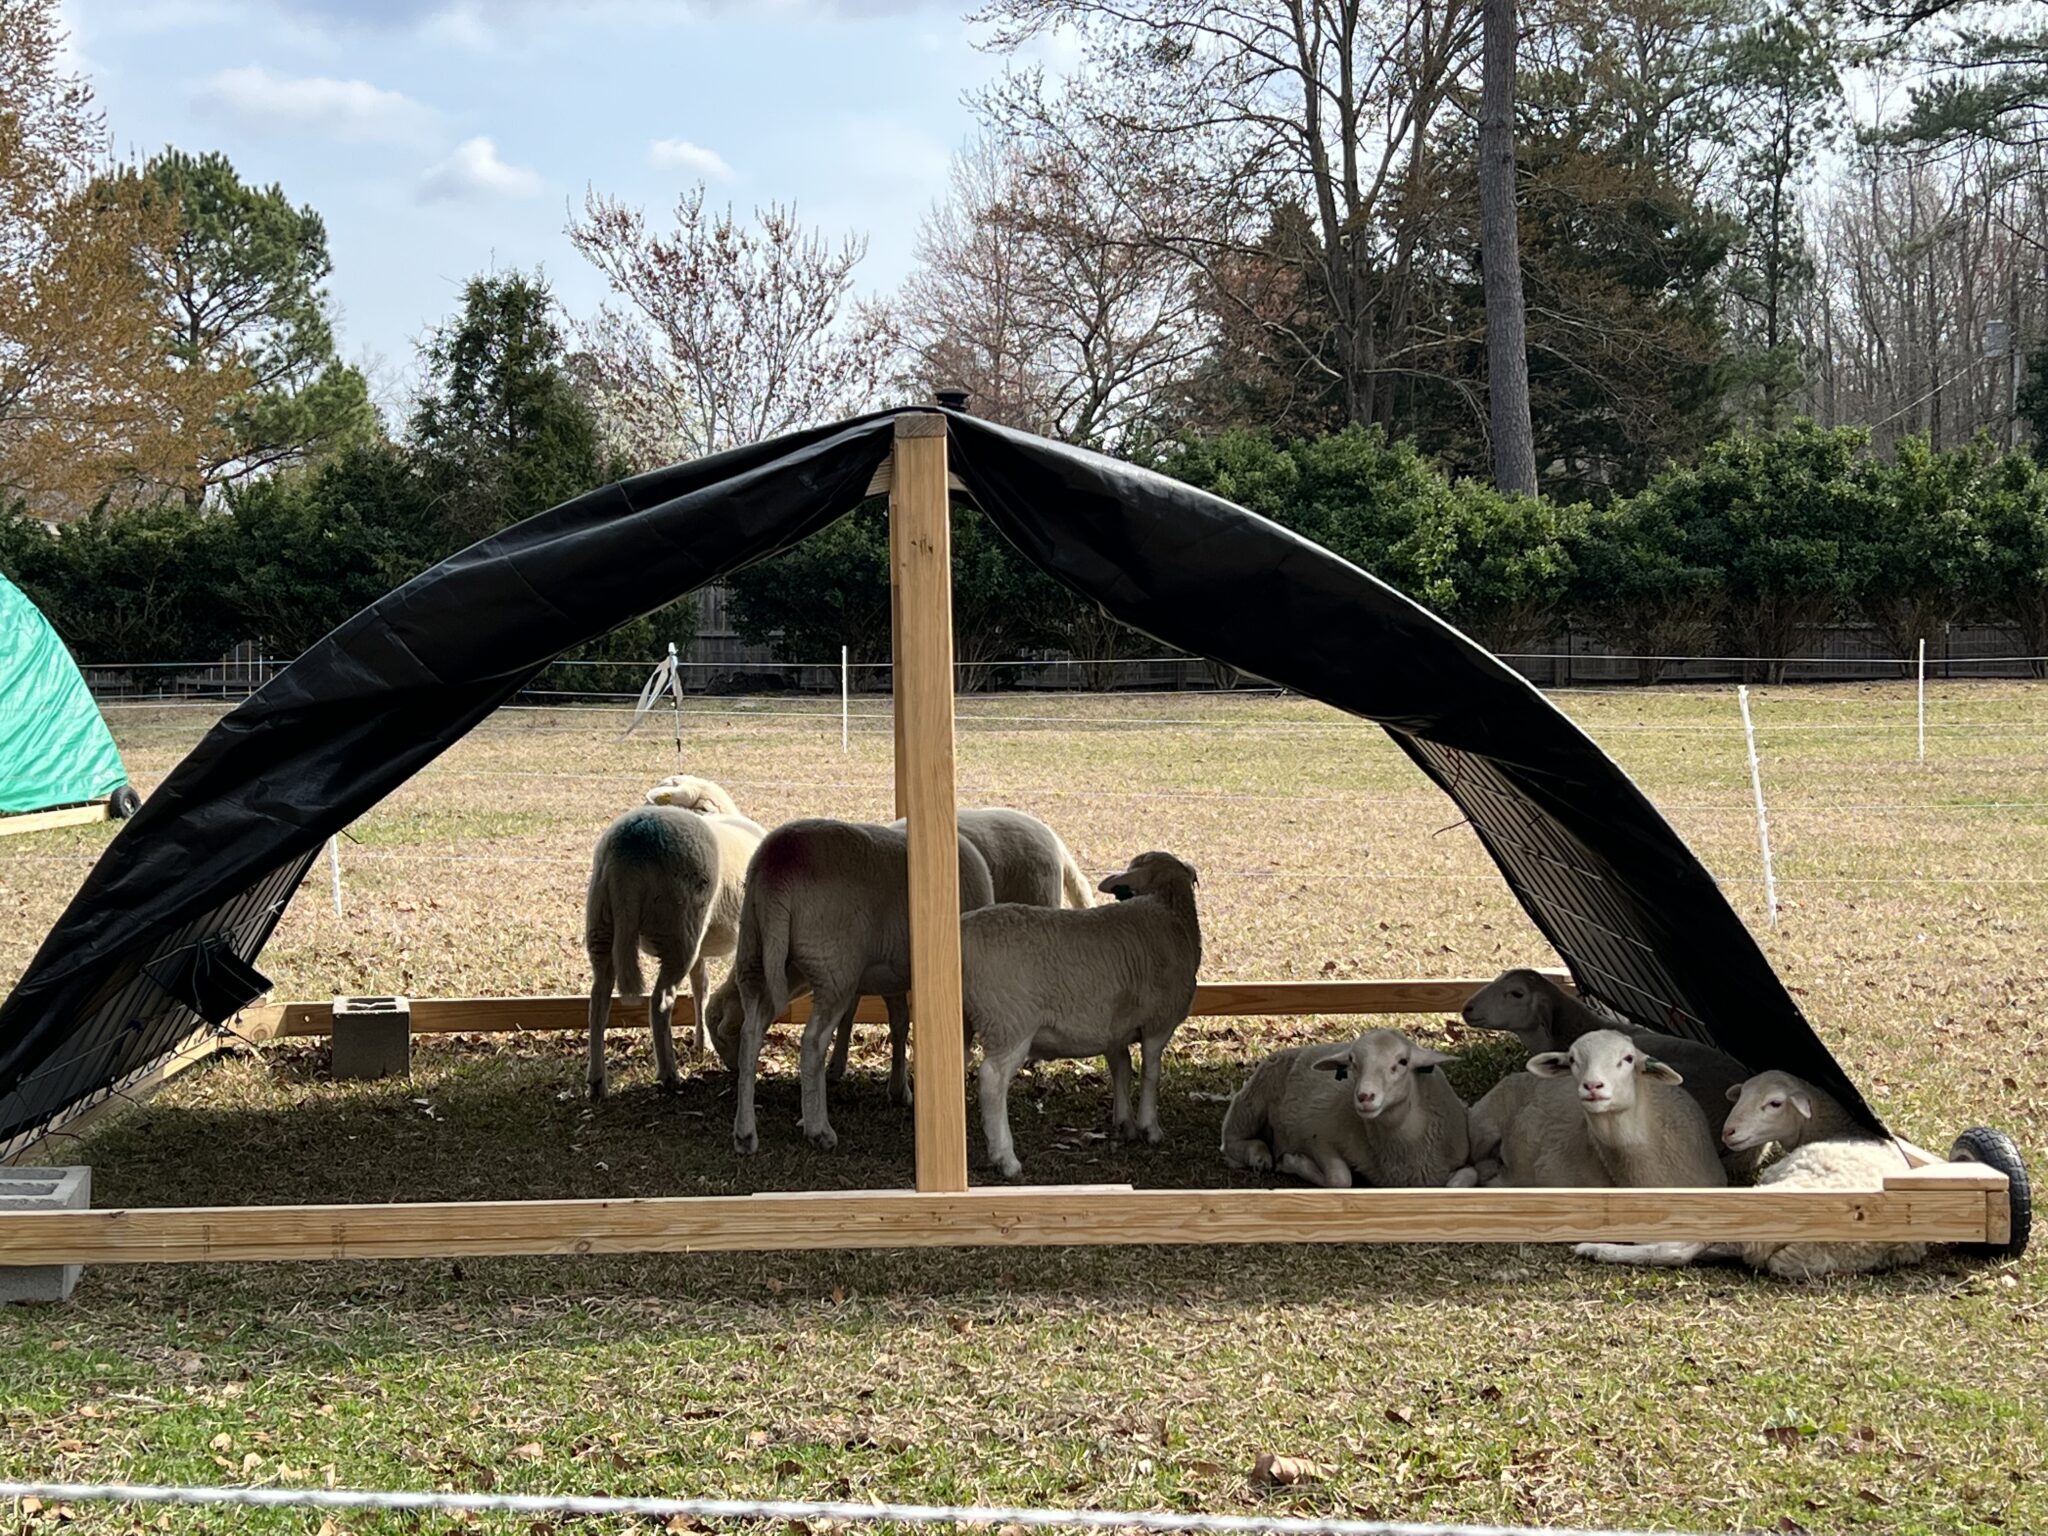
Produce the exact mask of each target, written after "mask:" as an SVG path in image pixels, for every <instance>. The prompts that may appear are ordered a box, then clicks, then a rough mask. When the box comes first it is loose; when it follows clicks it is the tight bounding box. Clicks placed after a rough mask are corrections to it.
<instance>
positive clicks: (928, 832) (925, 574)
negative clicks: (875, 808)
mask: <svg viewBox="0 0 2048 1536" xmlns="http://www.w3.org/2000/svg"><path fill="white" fill-rule="evenodd" d="M894 458H895V462H894V464H893V466H892V469H891V475H890V482H889V582H890V588H891V593H890V598H891V601H890V611H891V614H892V617H893V625H894V630H895V636H894V638H895V645H894V651H895V661H896V669H895V717H896V813H897V814H898V815H899V816H902V817H904V818H906V819H907V820H908V822H909V826H910V997H911V1008H912V1023H911V1069H912V1077H913V1082H914V1084H915V1094H914V1102H915V1105H916V1116H917V1187H918V1189H919V1190H920V1191H922V1192H924V1193H926V1194H947V1193H954V1192H958V1191H961V1190H965V1189H966V1188H967V1091H966V1085H965V1078H966V1071H967V1065H966V1047H965V1043H964V1041H963V1038H962V1036H963V1030H962V1027H961V1011H960V862H959V860H960V855H959V837H960V833H959V823H958V820H957V819H956V816H955V810H956V807H955V803H954V785H953V542H952V524H951V520H950V517H949V515H948V505H947V472H946V418H945V417H944V416H941V415H939V414H938V413H937V412H935V411H907V412H905V413H904V414H902V415H900V416H898V417H897V418H896V439H895V444H894Z"/></svg>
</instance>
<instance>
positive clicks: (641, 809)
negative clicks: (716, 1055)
mask: <svg viewBox="0 0 2048 1536" xmlns="http://www.w3.org/2000/svg"><path fill="white" fill-rule="evenodd" d="M714 787H715V786H714ZM719 792H720V794H723V793H724V791H723V790H721V791H719ZM762 835H763V834H762V831H761V828H760V827H759V826H757V825H755V823H753V822H751V821H749V820H747V818H746V817H744V816H740V815H737V814H734V815H729V816H727V815H714V816H703V815H698V814H696V813H695V812H692V811H686V810H680V809H677V808H676V807H674V806H662V805H643V806H636V807H635V808H634V809H632V810H630V811H627V812H626V813H625V814H624V815H623V816H620V817H619V818H618V819H617V820H615V821H614V822H613V823H612V824H611V825H610V826H609V827H607V828H606V829H605V831H604V834H603V835H602V836H601V837H599V838H598V840H597V848H596V851H595V852H594V853H593V855H592V856H591V864H590V884H589V886H588V888H587V889H586V890H585V892H584V901H583V948H584V953H585V954H586V955H588V956H589V959H590V1060H589V1068H588V1072H587V1081H588V1084H589V1088H590V1096H591V1097H592V1098H593V1099H601V1098H603V1097H604V1096H605V1092H606V1089H607V1087H608V1080H607V1077H606V1072H605V1057H604V1032H605V1026H606V1025H607V1024H608V1023H609V1022H610V1018H611V1006H612V984H613V982H614V980H616V981H617V983H618V986H619V988H620V990H621V991H622V992H624V993H628V994H634V993H640V992H645V991H646V984H645V980H644V978H643V976H642V974H641V969H640V951H641V950H642V949H643V948H645V949H646V950H647V951H648V953H650V954H652V955H653V956H654V957H655V959H656V960H657V961H658V962H659V969H658V970H657V972H656V975H655V983H654V990H653V991H652V992H649V993H648V994H647V1008H648V1024H649V1027H650V1029H651V1030H652V1032H653V1035H654V1065H655V1072H656V1075H657V1076H658V1077H659V1078H660V1080H661V1085H662V1087H663V1088H665V1089H668V1090H670V1091H671V1092H673V1091H674V1089H675V1088H676V1086H677V1085H678V1083H679V1081H680V1078H679V1074H678V1073H677V1070H676V1048H675V1038H674V1035H673V1033H672V1029H671V1017H672V1014H673V1012H674V1009H675V1004H676V997H677V995H678V994H679V993H680V992H681V991H682V988H683V983H684V981H685V979H687V980H688V982H689V984H690V996H691V1000H692V1002H693V1003H694V1005H695V1011H696V1018H697V1026H696V1039H697V1047H698V1049H699V1050H702V1049H704V1047H705V1045H706V1043H707V1042H708V1041H709V1040H710V1033H709V1029H708V1025H707V1023H706V1017H707V1013H708V1009H709V1004H710V996H711V985H710V973H709V967H708V965H707V962H708V961H710V960H713V959H716V958H719V957H722V956H726V955H730V954H731V953H732V952H733V948H734V945H735V943H736V942H737V939H738V936H739V919H740V906H741V899H742V895H743V892H744V889H745V877H746V869H747V863H748V861H749V860H750V859H751V858H752V857H753V855H754V850H755V848H756V847H757V846H759V844H760V841H761V838H762Z"/></svg>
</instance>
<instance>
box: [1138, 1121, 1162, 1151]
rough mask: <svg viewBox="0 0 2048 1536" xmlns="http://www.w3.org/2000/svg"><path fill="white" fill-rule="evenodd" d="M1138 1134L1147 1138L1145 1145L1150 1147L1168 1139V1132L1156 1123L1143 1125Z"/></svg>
mask: <svg viewBox="0 0 2048 1536" xmlns="http://www.w3.org/2000/svg"><path fill="white" fill-rule="evenodd" d="M1138 1134H1139V1135H1140V1136H1142V1137H1143V1138H1144V1139H1145V1145H1147V1146H1148V1147H1156V1146H1158V1145H1159V1143H1161V1142H1162V1141H1164V1140H1166V1132H1164V1131H1163V1130H1161V1129H1160V1128H1159V1127H1158V1126H1156V1125H1147V1126H1141V1127H1140V1128H1139V1131H1138Z"/></svg>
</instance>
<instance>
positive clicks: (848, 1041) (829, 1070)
mask: <svg viewBox="0 0 2048 1536" xmlns="http://www.w3.org/2000/svg"><path fill="white" fill-rule="evenodd" d="M855 1011H856V1012H857V1011H858V1009H856V1010H855ZM852 1046H853V1014H852V1013H849V1014H847V1015H846V1017H845V1018H843V1019H841V1020H840V1021H839V1030H838V1032H837V1033H836V1034H834V1035H833V1037H832V1062H831V1065H829V1066H827V1067H826V1068H825V1081H826V1082H828V1083H836V1082H838V1081H839V1080H840V1079H842V1078H843V1077H845V1076H846V1053H847V1051H848V1050H850V1049H851V1048H852Z"/></svg>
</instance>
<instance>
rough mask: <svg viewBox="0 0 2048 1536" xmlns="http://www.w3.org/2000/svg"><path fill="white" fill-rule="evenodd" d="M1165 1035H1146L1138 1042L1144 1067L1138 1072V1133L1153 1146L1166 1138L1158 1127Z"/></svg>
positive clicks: (1166, 1038) (1166, 1037) (1167, 1037)
mask: <svg viewBox="0 0 2048 1536" xmlns="http://www.w3.org/2000/svg"><path fill="white" fill-rule="evenodd" d="M1169 1038H1170V1037H1169V1036H1166V1035H1147V1036H1146V1037H1145V1038H1144V1039H1143V1040H1141V1041H1139V1042H1138V1054H1139V1055H1140V1057H1142V1058H1143V1061H1144V1068H1143V1070H1142V1071H1141V1072H1140V1073H1139V1074H1138V1134H1140V1135H1141V1136H1143V1137H1144V1138H1145V1140H1146V1141H1147V1142H1149V1143H1151V1144H1152V1145H1153V1146H1155V1147H1156V1146H1158V1145H1159V1143H1160V1142H1161V1141H1163V1140H1165V1138H1166V1133H1165V1132H1164V1131H1162V1130H1161V1129H1160V1128H1159V1068H1160V1063H1161V1062H1162V1061H1163V1060H1164V1059H1165V1056H1166V1042H1167V1040H1168V1039H1169Z"/></svg>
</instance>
